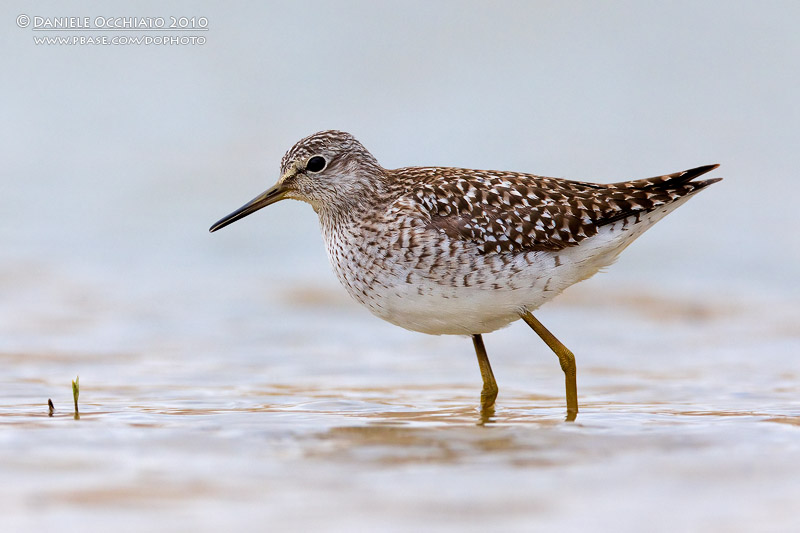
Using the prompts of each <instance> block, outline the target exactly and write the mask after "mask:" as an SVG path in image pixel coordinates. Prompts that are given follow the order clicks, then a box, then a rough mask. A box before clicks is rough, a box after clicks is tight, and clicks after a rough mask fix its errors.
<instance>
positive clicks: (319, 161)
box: [306, 155, 328, 172]
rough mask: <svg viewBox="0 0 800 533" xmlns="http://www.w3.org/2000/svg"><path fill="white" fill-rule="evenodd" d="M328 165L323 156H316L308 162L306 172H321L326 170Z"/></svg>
mask: <svg viewBox="0 0 800 533" xmlns="http://www.w3.org/2000/svg"><path fill="white" fill-rule="evenodd" d="M327 163H328V162H327V161H325V158H324V157H322V156H321V155H315V156H314V157H312V158H311V159H309V160H308V163H306V170H307V171H309V172H319V171H320V170H322V169H323V168H325V165H326V164H327Z"/></svg>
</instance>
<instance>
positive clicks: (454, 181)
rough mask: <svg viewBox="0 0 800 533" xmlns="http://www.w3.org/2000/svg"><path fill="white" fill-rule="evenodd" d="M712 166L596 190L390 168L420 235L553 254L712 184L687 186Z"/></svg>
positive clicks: (524, 178)
mask: <svg viewBox="0 0 800 533" xmlns="http://www.w3.org/2000/svg"><path fill="white" fill-rule="evenodd" d="M714 168H716V165H709V166H705V167H698V168H696V169H692V170H687V171H684V172H677V173H675V174H668V175H665V176H657V177H654V178H648V179H644V180H636V181H625V182H619V183H611V184H597V183H588V182H579V181H570V180H562V179H556V178H546V177H542V176H535V175H531V174H518V173H512V172H496V171H477V170H468V169H457V168H423V167H415V168H406V169H398V170H397V171H395V172H397V173H400V174H402V175H403V176H402V177H404V178H406V179H405V180H403V181H406V183H415V185H414V186H413V187H412V188H411V189H409V190H407V192H406V193H405V194H404V195H403V198H402V199H401V200H402V201H403V203H411V204H414V205H415V206H416V208H417V209H418V211H419V212H421V213H423V214H424V216H425V217H426V220H425V222H426V228H428V229H431V230H435V231H439V232H442V233H444V234H446V235H448V236H449V237H450V238H453V239H462V240H465V241H470V242H473V243H474V244H476V245H477V246H478V249H479V251H480V252H481V253H485V254H490V253H506V252H515V253H519V252H525V251H538V250H550V251H555V250H561V249H563V248H566V247H568V246H574V245H576V244H578V243H580V242H581V241H582V240H584V239H586V238H589V237H591V236H593V235H595V234H596V233H597V231H598V229H599V228H600V227H602V226H603V225H605V224H610V223H612V222H615V221H617V220H621V219H625V218H628V217H631V216H636V215H637V214H641V213H643V212H646V211H650V210H652V209H654V208H656V207H658V206H661V205H664V204H667V203H669V202H671V201H673V200H676V199H677V198H680V197H681V196H684V195H686V194H689V193H691V192H694V191H696V190H698V189H700V188H702V187H705V186H706V185H709V184H711V183H713V182H715V181H717V180H705V181H698V182H692V181H691V180H692V179H694V178H695V177H697V176H700V175H701V174H704V173H706V172H709V171H710V170H712V169H714Z"/></svg>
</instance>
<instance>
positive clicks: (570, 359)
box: [519, 309, 578, 422]
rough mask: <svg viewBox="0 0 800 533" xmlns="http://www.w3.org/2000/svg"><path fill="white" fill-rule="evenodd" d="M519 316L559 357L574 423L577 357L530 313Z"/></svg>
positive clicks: (568, 414)
mask: <svg viewBox="0 0 800 533" xmlns="http://www.w3.org/2000/svg"><path fill="white" fill-rule="evenodd" d="M519 316H521V317H522V320H524V321H525V322H526V323H527V324H528V325H529V326H530V327H531V328H532V329H533V331H535V332H536V334H537V335H539V336H540V337H541V338H542V340H543V341H544V342H545V343H546V344H547V345H548V346H549V347H550V349H551V350H553V352H555V354H556V355H557V356H558V360H559V362H560V363H561V370H563V371H564V378H565V380H566V384H567V421H569V422H572V421H573V420H575V417H577V416H578V384H577V381H576V379H575V377H576V372H577V368H576V366H575V356H574V355H573V354H572V352H571V351H569V349H568V348H567V347H566V346H564V345H563V344H561V341H559V340H558V339H556V338H555V336H553V334H552V333H550V332H549V331H548V330H547V328H546V327H544V326H543V325H542V323H541V322H539V321H538V320H537V319H536V317H534V316H533V315H532V314H531V313H530V311H528V310H527V309H526V310H524V311H522V312H521V313H520V314H519Z"/></svg>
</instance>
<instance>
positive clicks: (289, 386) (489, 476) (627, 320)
mask: <svg viewBox="0 0 800 533" xmlns="http://www.w3.org/2000/svg"><path fill="white" fill-rule="evenodd" d="M605 290H607V289H605V288H602V287H595V286H593V285H592V284H589V285H588V286H587V288H586V290H581V291H578V290H577V289H576V290H574V291H571V292H568V293H567V294H565V295H564V301H563V302H562V303H556V304H553V305H552V306H551V308H550V309H549V310H548V311H546V312H545V311H542V312H541V313H540V315H541V317H542V320H543V321H544V320H546V321H547V322H548V325H549V326H550V327H551V329H553V330H554V331H561V332H563V334H562V338H563V340H564V341H565V342H569V341H571V345H572V348H573V350H574V351H575V352H576V354H577V357H578V364H579V393H580V400H581V412H580V414H579V416H578V419H577V420H576V421H575V422H574V423H568V422H565V421H564V414H565V413H564V400H563V378H562V375H561V373H560V369H559V367H558V364H557V360H556V358H555V357H554V356H553V355H552V354H550V353H548V352H547V349H546V347H545V346H544V345H543V344H542V343H541V342H540V341H538V339H536V338H535V335H534V334H533V333H532V332H530V331H529V330H528V329H527V327H526V326H524V325H521V324H515V325H514V326H512V327H511V328H509V329H506V330H503V331H500V332H497V333H494V334H492V335H488V336H486V344H487V349H488V351H489V354H490V357H491V358H492V361H493V364H494V367H495V373H496V375H497V379H498V382H499V385H500V388H501V391H500V396H499V398H498V404H497V409H496V412H495V414H494V416H492V417H491V418H489V419H488V420H482V419H481V416H480V414H479V412H478V409H477V400H478V394H479V388H480V383H479V379H480V378H479V374H478V370H477V365H476V362H475V360H474V355H473V353H472V351H471V350H472V347H471V343H470V342H469V340H468V339H466V338H449V337H427V336H424V335H417V334H412V333H407V332H403V331H400V330H396V329H395V328H392V327H389V326H384V325H383V324H382V323H381V322H379V321H378V320H377V319H374V318H373V317H371V316H369V315H368V314H366V313H363V312H361V310H360V309H358V308H356V307H355V305H354V304H350V303H349V302H348V301H347V300H346V299H345V298H346V297H345V296H344V295H343V294H342V293H341V292H339V291H337V290H334V288H331V289H326V288H325V287H320V288H319V289H318V290H316V291H315V290H313V288H309V287H308V286H305V287H302V288H297V289H293V290H287V289H283V292H281V290H277V289H276V291H275V293H276V294H279V295H280V296H279V297H278V298H277V302H276V306H277V307H276V308H274V309H270V306H269V305H265V304H262V305H260V306H257V307H258V308H260V310H261V311H262V313H261V317H260V318H261V319H262V320H263V319H264V318H265V316H270V315H273V316H272V319H274V320H277V317H278V315H279V316H280V320H281V321H280V324H277V325H276V324H275V322H273V321H270V320H267V321H266V325H262V326H261V328H257V327H256V326H255V325H254V324H248V323H247V321H246V320H238V321H236V320H227V321H226V320H223V321H222V322H221V324H219V325H218V326H217V328H216V330H215V331H213V332H206V333H200V332H199V331H198V333H200V336H201V339H199V341H198V339H195V340H194V341H188V344H190V345H191V349H188V350H182V349H171V348H170V347H169V345H170V343H169V342H166V340H165V339H164V338H162V336H161V335H159V334H157V333H156V334H150V335H146V336H145V338H144V340H145V341H146V342H145V344H148V343H150V344H151V346H150V347H147V346H145V347H144V349H142V350H141V351H138V350H131V351H129V352H122V351H117V352H113V353H112V352H105V353H103V352H98V353H85V352H81V351H74V350H58V349H54V350H42V351H37V352H10V351H6V352H4V353H3V354H0V364H2V367H3V368H4V369H6V371H5V378H4V380H3V386H2V393H0V424H1V425H2V427H3V431H2V432H0V439H2V441H1V444H2V447H3V450H4V453H3V455H2V458H1V459H0V472H1V473H2V478H3V479H4V480H5V483H4V485H3V489H1V490H2V493H3V498H2V503H0V510H2V514H3V516H4V523H5V524H7V525H8V526H7V527H10V528H11V529H9V530H54V529H65V528H66V529H70V528H76V529H82V530H84V529H85V530H100V529H103V528H106V527H108V526H109V524H111V523H113V524H114V525H113V528H114V529H115V530H119V531H139V530H141V529H145V528H147V529H150V530H171V529H186V528H190V529H192V530H196V531H212V530H219V529H225V530H235V529H241V530H245V529H269V530H272V529H277V528H303V529H308V528H314V529H324V530H330V531H351V530H353V529H360V530H364V529H375V528H378V529H381V530H389V531H393V530H398V531H399V530H408V529H420V528H424V529H427V530H460V531H477V530H482V529H486V528H487V527H491V528H495V529H498V530H505V531H530V530H543V531H544V530H553V529H561V530H565V529H566V530H569V529H585V528H590V529H598V528H614V529H616V530H621V531H641V530H642V529H648V530H651V531H675V530H681V529H692V530H700V529H703V530H711V531H753V530H773V531H778V530H784V531H786V530H791V529H794V528H796V527H797V526H798V525H800V517H799V516H798V513H797V511H796V505H795V502H796V501H797V498H798V497H800V485H798V484H797V479H798V476H800V402H799V401H798V397H800V396H799V395H798V393H799V392H800V386H799V385H798V383H800V380H799V379H798V378H799V377H800V375H799V374H800V373H799V372H798V366H797V364H796V361H795V360H794V359H793V358H791V357H787V356H788V355H789V354H790V353H796V349H797V346H798V336H797V332H796V331H794V330H792V329H791V328H790V327H789V326H790V325H792V324H796V323H797V322H796V321H797V319H798V316H797V312H796V309H794V308H781V307H780V306H779V305H778V304H777V303H776V302H762V303H761V304H760V305H761V307H760V308H758V309H757V310H759V311H760V313H753V311H754V309H753V308H750V309H749V310H748V311H747V312H744V311H743V310H742V309H741V307H739V306H736V305H733V304H732V303H718V304H716V305H715V304H710V303H709V302H708V301H701V300H694V301H692V300H680V299H677V298H675V297H674V296H666V295H658V294H650V295H647V294H643V293H642V292H641V291H631V292H637V293H638V294H639V296H637V297H636V298H631V299H628V301H624V302H623V303H622V304H609V303H604V304H597V303H594V304H593V303H592V302H604V301H608V298H606V297H605V296H606V295H604V292H603V291H605ZM337 295H338V296H337ZM287 301H293V302H294V305H288V304H287V303H286V302H287ZM332 306H333V309H336V310H337V311H336V312H331V308H332ZM258 308H256V309H250V311H251V312H254V313H256V314H258V313H257V311H258V310H259V309H258ZM117 311H118V312H119V313H120V315H121V317H123V318H124V315H125V314H126V312H123V311H120V310H117ZM186 311H187V313H186V314H191V312H190V311H189V310H186ZM754 316H759V317H761V318H762V319H763V320H758V321H757V320H754V319H753V317H754ZM321 317H325V318H321ZM589 317H591V322H589V320H588V319H589ZM687 317H688V318H687ZM131 320H132V319H131ZM184 320H186V316H184ZM310 322H311V323H313V324H314V327H313V329H310V326H309V323H310ZM251 327H252V328H253V331H255V330H258V331H260V332H261V334H260V335H258V334H256V333H254V332H253V331H251V330H250V328H251ZM293 328H295V329H294V330H293ZM578 330H580V331H578ZM242 331H250V333H248V334H243V333H242ZM303 331H313V332H314V334H313V335H311V334H310V333H308V334H306V335H301V332H303ZM151 333H152V332H151ZM175 335H176V336H178V337H179V334H175ZM570 337H571V338H570ZM376 338H381V339H382V342H381V343H377V342H376V341H375V339H376ZM567 339H569V341H568V340H567ZM765 339H766V340H765ZM140 340H141V339H140ZM173 340H174V339H173ZM179 344H180V343H179ZM77 373H80V376H81V377H80V379H81V395H80V420H75V419H74V418H73V412H72V406H71V390H70V385H69V379H71V378H72V377H74V375H73V374H77ZM48 398H52V399H53V401H54V403H55V405H56V413H55V416H53V417H48V416H47V409H46V401H47V399H48ZM145 511H146V512H145ZM112 520H113V522H111V521H112ZM262 525H263V528H262V527H261V526H262Z"/></svg>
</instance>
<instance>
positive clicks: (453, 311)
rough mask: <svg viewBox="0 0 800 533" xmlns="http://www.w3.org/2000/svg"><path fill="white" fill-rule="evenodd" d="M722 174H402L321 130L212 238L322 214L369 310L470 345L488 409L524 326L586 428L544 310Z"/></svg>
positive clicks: (343, 271)
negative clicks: (274, 220)
mask: <svg viewBox="0 0 800 533" xmlns="http://www.w3.org/2000/svg"><path fill="white" fill-rule="evenodd" d="M717 166H718V165H707V166H702V167H698V168H694V169H691V170H685V171H683V172H676V173H674V174H667V175H664V176H657V177H653V178H647V179H640V180H634V181H622V182H618V183H609V184H599V183H589V182H582V181H572V180H566V179H558V178H548V177H543V176H536V175H533V174H521V173H517V172H500V171H495V170H472V169H464V168H451V167H406V168H399V169H395V170H390V169H385V168H383V167H381V166H380V165H379V164H378V161H377V160H376V159H375V157H373V156H372V154H370V153H369V152H368V151H367V150H366V149H365V148H364V147H363V146H362V145H361V143H360V142H358V141H357V140H356V139H355V138H354V137H353V136H352V135H350V134H349V133H345V132H341V131H334V130H330V131H321V132H319V133H315V134H313V135H311V136H309V137H306V138H305V139H302V140H301V141H299V142H298V143H297V144H295V145H294V146H293V147H292V148H291V149H290V150H289V151H288V152H286V155H284V156H283V159H282V161H281V176H280V179H279V180H278V183H277V184H275V185H274V186H273V187H271V188H270V189H268V190H267V191H266V192H264V193H263V194H261V195H259V196H257V197H256V198H254V199H253V200H251V201H250V202H248V203H247V204H245V205H244V206H242V207H241V208H240V209H238V210H236V211H234V212H233V213H231V214H230V215H228V216H226V217H224V218H222V219H221V220H219V221H218V222H216V223H215V224H214V225H213V226H211V228H210V231H212V232H213V231H216V230H218V229H220V228H222V227H225V226H227V225H228V224H230V223H232V222H235V221H237V220H239V219H241V218H243V217H246V216H247V215H249V214H251V213H254V212H255V211H257V210H259V209H261V208H262V207H266V206H268V205H270V204H273V203H275V202H278V201H280V200H283V199H286V198H289V199H293V200H301V201H304V202H307V203H309V204H311V207H312V208H313V209H314V211H315V212H316V213H317V215H318V216H319V222H320V227H321V229H322V235H323V237H324V240H325V245H326V248H327V252H328V257H329V259H330V262H331V265H332V266H333V270H334V271H335V273H336V276H337V277H338V278H339V281H341V283H342V284H343V285H344V287H345V288H346V289H347V292H348V293H350V295H351V296H352V297H353V298H355V299H356V300H357V301H358V302H359V303H361V304H362V305H364V306H366V307H367V308H368V309H369V310H370V311H371V312H372V313H374V314H375V315H377V316H379V317H380V318H382V319H384V320H387V321H388V322H391V323H392V324H396V325H398V326H401V327H404V328H406V329H410V330H413V331H420V332H422V333H429V334H433V335H442V334H448V335H469V336H471V337H472V340H473V343H474V346H475V351H476V353H477V356H478V363H479V366H480V371H481V376H482V378H483V389H482V391H481V407H482V413H487V412H493V409H494V402H495V399H496V397H497V391H498V389H497V383H496V382H495V379H494V375H493V373H492V368H491V365H490V364H489V358H488V356H487V354H486V349H485V347H484V344H483V338H482V335H483V334H484V333H489V332H491V331H494V330H496V329H498V328H502V327H504V326H507V325H508V324H510V323H511V322H514V321H516V320H518V319H520V318H521V319H522V320H524V321H525V322H526V323H527V324H528V325H529V326H530V327H531V328H533V330H534V331H535V332H536V333H537V334H538V335H539V336H540V337H541V338H542V339H543V340H544V342H545V343H547V345H548V346H549V347H550V349H552V350H553V352H555V354H556V355H557V356H558V359H559V361H560V363H561V368H562V369H563V371H564V374H565V377H566V397H567V420H574V419H575V417H576V415H577V413H578V392H577V384H576V367H575V356H574V355H573V354H572V352H571V351H570V350H568V349H567V348H566V347H565V346H564V345H563V344H561V342H559V341H558V339H556V338H555V336H553V334H551V333H550V332H549V331H548V330H547V329H546V328H545V327H544V326H543V325H542V324H541V323H540V322H539V321H538V320H537V319H536V318H535V317H534V316H533V314H532V311H534V310H535V309H537V308H538V307H539V306H541V305H542V304H543V303H545V302H547V301H548V300H550V299H551V298H553V297H554V296H556V295H557V294H559V293H560V292H561V291H563V290H564V289H566V288H567V287H569V286H570V285H572V284H574V283H577V282H579V281H581V280H584V279H587V278H589V277H590V276H592V275H593V274H595V273H596V272H597V271H598V270H599V269H601V268H603V267H605V266H607V265H609V264H611V263H612V262H613V261H614V259H615V258H616V257H617V256H618V255H619V253H620V252H621V251H622V250H624V249H625V247H627V246H628V245H629V244H630V243H631V242H633V240H634V239H636V238H637V237H638V236H639V235H641V234H642V233H643V232H644V231H645V230H647V229H648V228H650V227H651V226H652V225H653V224H655V223H656V222H657V221H658V220H660V219H661V218H663V217H664V216H665V215H667V214H668V213H670V212H671V211H672V210H674V209H675V208H676V207H678V206H679V205H681V204H682V203H684V202H685V201H686V200H688V199H689V197H691V196H692V195H694V194H695V193H697V192H698V191H700V190H701V189H703V188H705V187H707V186H708V185H711V184H712V183H715V182H717V181H719V180H720V179H721V178H716V179H707V180H701V181H694V180H695V178H697V177H698V176H701V175H703V174H705V173H707V172H709V171H711V170H713V169H715V168H717Z"/></svg>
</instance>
